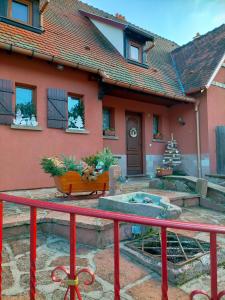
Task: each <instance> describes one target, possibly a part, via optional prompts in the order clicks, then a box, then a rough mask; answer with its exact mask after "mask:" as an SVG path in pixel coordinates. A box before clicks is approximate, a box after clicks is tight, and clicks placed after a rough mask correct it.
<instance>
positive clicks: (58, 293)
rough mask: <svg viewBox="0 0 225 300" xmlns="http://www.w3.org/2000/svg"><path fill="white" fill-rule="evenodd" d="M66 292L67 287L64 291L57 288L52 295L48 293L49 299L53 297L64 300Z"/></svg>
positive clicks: (52, 299)
mask: <svg viewBox="0 0 225 300" xmlns="http://www.w3.org/2000/svg"><path fill="white" fill-rule="evenodd" d="M65 293H66V289H64V290H63V291H62V290H59V289H57V290H55V291H54V292H53V293H52V295H48V298H47V299H49V300H50V299H51V300H62V299H64V296H65Z"/></svg>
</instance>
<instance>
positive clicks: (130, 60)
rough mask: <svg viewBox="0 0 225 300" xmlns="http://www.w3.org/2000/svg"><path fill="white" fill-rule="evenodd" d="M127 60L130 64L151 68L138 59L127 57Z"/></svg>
mask: <svg viewBox="0 0 225 300" xmlns="http://www.w3.org/2000/svg"><path fill="white" fill-rule="evenodd" d="M127 62H128V63H130V64H133V65H136V66H139V67H142V68H145V69H149V65H147V64H145V63H141V62H139V61H137V60H133V59H130V58H127Z"/></svg>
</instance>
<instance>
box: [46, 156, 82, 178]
mask: <svg viewBox="0 0 225 300" xmlns="http://www.w3.org/2000/svg"><path fill="white" fill-rule="evenodd" d="M41 166H42V169H43V170H44V171H45V173H48V174H51V176H62V175H64V174H65V173H66V172H68V171H77V172H78V173H80V174H81V171H82V168H83V167H82V165H81V163H80V162H77V161H76V159H75V158H73V157H66V156H62V158H58V157H44V158H43V159H42V160H41Z"/></svg>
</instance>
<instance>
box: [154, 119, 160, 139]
mask: <svg viewBox="0 0 225 300" xmlns="http://www.w3.org/2000/svg"><path fill="white" fill-rule="evenodd" d="M157 133H159V116H155V115H154V116H153V135H155V134H157Z"/></svg>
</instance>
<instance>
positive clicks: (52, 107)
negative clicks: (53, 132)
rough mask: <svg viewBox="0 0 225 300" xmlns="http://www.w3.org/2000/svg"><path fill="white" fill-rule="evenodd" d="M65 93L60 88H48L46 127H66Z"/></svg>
mask: <svg viewBox="0 0 225 300" xmlns="http://www.w3.org/2000/svg"><path fill="white" fill-rule="evenodd" d="M66 124H67V93H66V91H65V90H62V89H54V88H49V89H48V127H49V128H66Z"/></svg>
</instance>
